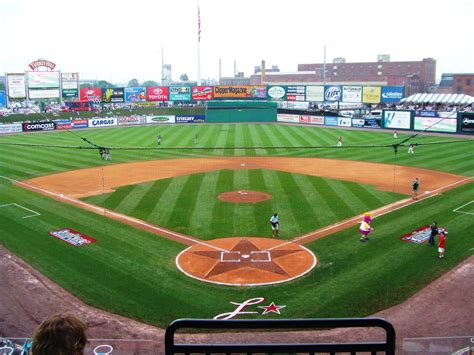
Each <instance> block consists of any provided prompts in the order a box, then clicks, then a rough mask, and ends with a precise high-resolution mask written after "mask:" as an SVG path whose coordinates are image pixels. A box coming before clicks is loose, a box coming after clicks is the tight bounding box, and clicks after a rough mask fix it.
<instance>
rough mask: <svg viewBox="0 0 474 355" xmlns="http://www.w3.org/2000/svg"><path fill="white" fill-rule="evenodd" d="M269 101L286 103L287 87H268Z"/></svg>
mask: <svg viewBox="0 0 474 355" xmlns="http://www.w3.org/2000/svg"><path fill="white" fill-rule="evenodd" d="M267 99H268V100H269V101H286V86H282V85H274V86H272V85H269V86H268V87H267Z"/></svg>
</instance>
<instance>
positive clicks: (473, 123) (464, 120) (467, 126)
mask: <svg viewBox="0 0 474 355" xmlns="http://www.w3.org/2000/svg"><path fill="white" fill-rule="evenodd" d="M461 132H474V112H461Z"/></svg>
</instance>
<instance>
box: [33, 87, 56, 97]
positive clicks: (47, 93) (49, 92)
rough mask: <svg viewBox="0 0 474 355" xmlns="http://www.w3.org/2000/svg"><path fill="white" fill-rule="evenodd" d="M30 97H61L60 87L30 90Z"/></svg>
mask: <svg viewBox="0 0 474 355" xmlns="http://www.w3.org/2000/svg"><path fill="white" fill-rule="evenodd" d="M28 97H29V98H30V99H50V98H58V97H59V89H43V90H41V89H36V90H28Z"/></svg>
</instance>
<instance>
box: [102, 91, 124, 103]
mask: <svg viewBox="0 0 474 355" xmlns="http://www.w3.org/2000/svg"><path fill="white" fill-rule="evenodd" d="M102 101H103V102H110V103H115V102H124V101H125V89H124V88H108V89H104V90H103V91H102Z"/></svg>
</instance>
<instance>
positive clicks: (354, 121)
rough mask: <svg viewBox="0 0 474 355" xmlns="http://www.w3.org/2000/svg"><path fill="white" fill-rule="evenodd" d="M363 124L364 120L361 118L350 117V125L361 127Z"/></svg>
mask: <svg viewBox="0 0 474 355" xmlns="http://www.w3.org/2000/svg"><path fill="white" fill-rule="evenodd" d="M364 125H365V120H364V119H363V118H353V119H352V127H359V128H362V127H364Z"/></svg>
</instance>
